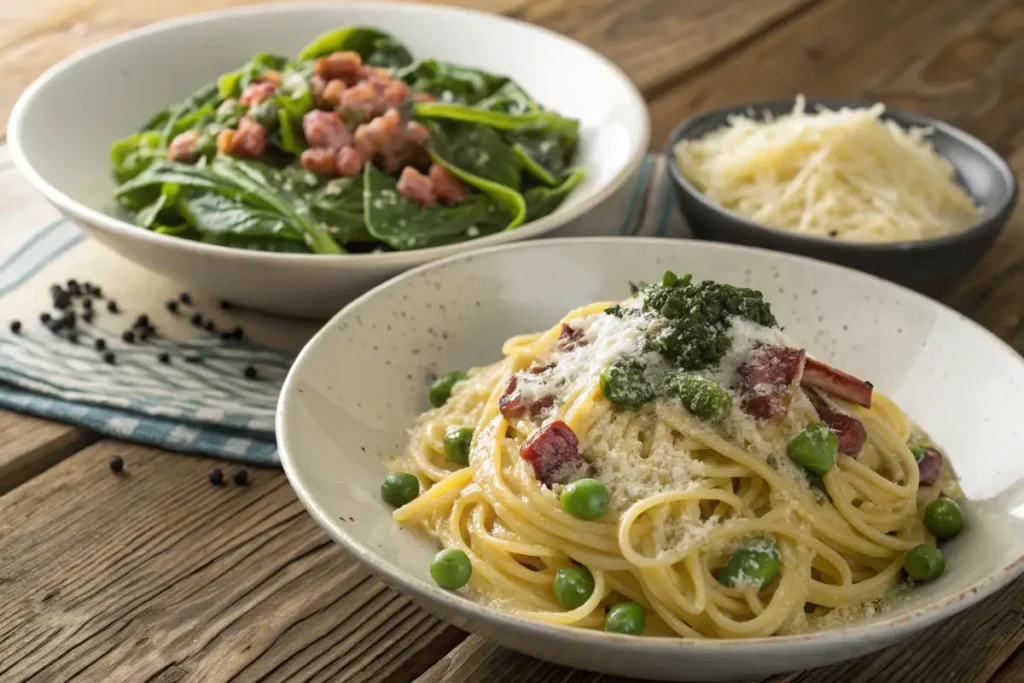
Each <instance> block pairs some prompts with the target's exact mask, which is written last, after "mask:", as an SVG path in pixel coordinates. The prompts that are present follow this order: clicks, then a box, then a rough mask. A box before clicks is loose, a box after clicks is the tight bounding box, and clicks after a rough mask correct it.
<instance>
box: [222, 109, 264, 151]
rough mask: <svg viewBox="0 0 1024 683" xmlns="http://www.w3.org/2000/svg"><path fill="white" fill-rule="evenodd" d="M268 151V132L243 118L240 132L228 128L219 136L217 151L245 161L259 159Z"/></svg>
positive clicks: (250, 120)
mask: <svg viewBox="0 0 1024 683" xmlns="http://www.w3.org/2000/svg"><path fill="white" fill-rule="evenodd" d="M266 149H267V130H266V129H265V128H264V127H263V126H262V125H260V124H259V123H258V122H256V121H254V120H253V119H250V118H249V117H248V116H243V117H242V119H241V120H240V121H239V122H238V130H231V129H230V128H226V129H224V130H222V131H221V132H220V133H219V134H218V135H217V151H218V152H220V153H221V154H228V155H230V156H233V157H240V158H243V159H259V158H260V157H261V156H263V152H265V151H266Z"/></svg>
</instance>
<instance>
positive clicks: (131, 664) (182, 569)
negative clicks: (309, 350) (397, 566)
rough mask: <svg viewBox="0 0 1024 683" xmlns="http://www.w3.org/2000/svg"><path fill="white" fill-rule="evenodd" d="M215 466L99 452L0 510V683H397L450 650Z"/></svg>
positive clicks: (440, 630) (454, 638) (276, 499)
mask: <svg viewBox="0 0 1024 683" xmlns="http://www.w3.org/2000/svg"><path fill="white" fill-rule="evenodd" d="M113 454H119V455H121V456H122V457H123V458H124V460H125V463H126V474H124V475H122V476H116V475H113V474H112V473H111V472H110V471H109V468H108V467H107V464H106V460H107V458H108V457H109V456H111V455H113ZM215 464H216V463H215V462H214V461H212V460H209V459H206V458H197V457H186V456H181V455H173V454H169V453H163V452H161V451H158V450H155V449H151V448H144V447H140V446H132V445H128V444H122V443H119V442H116V441H111V440H105V441H102V442H100V443H98V444H96V445H94V446H92V447H90V448H88V449H86V450H84V451H81V452H79V453H78V454H76V455H75V456H73V457H71V458H70V459H68V460H66V461H65V462H63V463H61V464H59V465H57V466H56V467H54V468H52V469H50V470H49V471H47V472H45V473H43V474H42V475H40V476H39V477H37V478H35V479H34V480H32V481H30V482H28V483H26V484H24V485H22V486H20V487H19V488H17V489H15V490H14V491H12V492H11V493H9V494H7V495H6V496H3V497H2V498H0V680H11V681H14V680H19V681H20V680H40V681H43V680H45V681H65V680H74V681H97V682H101V681H102V682H108V681H197V682H198V681H202V682H204V683H206V682H216V681H227V680H232V681H257V680H258V681H285V680H303V681H338V680H344V681H353V682H355V681H359V682H362V681H389V682H391V681H396V682H397V681H403V680H410V679H411V678H413V677H415V676H416V675H418V674H419V673H420V672H422V671H423V670H424V669H426V668H427V667H428V666H429V665H430V664H431V663H433V662H434V661H436V660H437V659H438V658H439V657H440V656H441V655H442V654H443V653H444V652H447V651H448V650H449V649H451V647H453V646H454V645H455V644H456V643H457V642H458V641H459V640H461V638H462V634H461V633H459V632H458V631H456V630H455V629H452V628H450V627H448V626H446V625H444V624H443V623H441V622H439V621H438V620H436V619H434V618H433V617H431V616H429V615H428V614H427V613H426V612H424V611H422V610H420V609H418V608H416V607H414V606H413V605H412V604H411V603H410V602H409V600H407V599H406V598H405V597H403V596H401V595H399V594H398V593H396V592H394V591H392V590H391V589H389V588H387V587H385V586H384V585H383V584H382V583H380V582H379V581H377V580H376V579H373V578H371V577H370V576H368V575H367V574H366V573H364V572H363V571H362V570H361V569H359V568H358V567H357V566H356V565H355V563H354V562H353V561H352V560H351V559H349V558H348V557H347V556H346V555H345V554H344V553H343V552H342V550H341V548H340V547H339V546H337V545H336V544H334V543H333V542H332V541H331V540H330V539H329V538H328V537H327V535H326V534H325V533H323V532H321V531H320V530H319V528H317V527H316V525H315V524H314V523H313V521H312V519H311V518H310V517H309V515H308V514H306V512H305V510H304V509H303V508H302V506H301V505H300V504H299V503H298V501H297V500H296V499H295V496H294V494H293V493H292V491H291V488H290V487H289V486H288V483H287V481H286V479H285V478H284V476H283V475H282V474H280V473H278V472H274V471H257V472H254V473H253V474H252V480H253V483H252V485H251V486H249V487H244V488H243V487H237V486H233V485H231V486H226V487H220V488H218V487H213V486H211V485H210V484H209V483H208V482H207V481H206V474H207V472H208V470H209V469H210V468H211V467H212V466H214V465H215ZM58 558H59V561H58Z"/></svg>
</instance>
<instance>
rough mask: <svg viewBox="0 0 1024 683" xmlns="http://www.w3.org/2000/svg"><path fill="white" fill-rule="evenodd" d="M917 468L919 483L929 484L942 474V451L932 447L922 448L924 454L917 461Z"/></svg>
mask: <svg viewBox="0 0 1024 683" xmlns="http://www.w3.org/2000/svg"><path fill="white" fill-rule="evenodd" d="M917 469H918V471H919V472H920V473H921V484H922V485H924V486H931V485H932V484H934V483H935V482H937V481H938V480H939V475H940V474H942V453H940V452H939V451H938V450H936V449H934V448H926V449H924V456H923V457H922V458H921V460H919V461H918V463H917Z"/></svg>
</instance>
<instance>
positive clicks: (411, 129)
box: [405, 121, 430, 145]
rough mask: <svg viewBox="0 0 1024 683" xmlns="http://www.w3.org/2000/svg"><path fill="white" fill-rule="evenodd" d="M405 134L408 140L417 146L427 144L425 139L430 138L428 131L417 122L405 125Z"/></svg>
mask: <svg viewBox="0 0 1024 683" xmlns="http://www.w3.org/2000/svg"><path fill="white" fill-rule="evenodd" d="M405 132H406V135H407V137H408V138H409V140H410V141H411V142H412V143H414V144H417V145H425V144H427V138H429V137H430V130H429V129H428V128H427V127H426V126H424V125H423V124H422V123H420V122H419V121H409V122H408V123H406V124H405Z"/></svg>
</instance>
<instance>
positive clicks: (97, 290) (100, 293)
mask: <svg viewBox="0 0 1024 683" xmlns="http://www.w3.org/2000/svg"><path fill="white" fill-rule="evenodd" d="M92 295H93V296H94V297H96V298H97V299H102V298H103V290H102V289H100V286H99V285H93V288H92Z"/></svg>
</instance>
